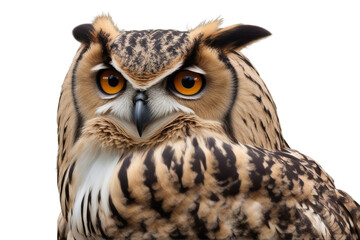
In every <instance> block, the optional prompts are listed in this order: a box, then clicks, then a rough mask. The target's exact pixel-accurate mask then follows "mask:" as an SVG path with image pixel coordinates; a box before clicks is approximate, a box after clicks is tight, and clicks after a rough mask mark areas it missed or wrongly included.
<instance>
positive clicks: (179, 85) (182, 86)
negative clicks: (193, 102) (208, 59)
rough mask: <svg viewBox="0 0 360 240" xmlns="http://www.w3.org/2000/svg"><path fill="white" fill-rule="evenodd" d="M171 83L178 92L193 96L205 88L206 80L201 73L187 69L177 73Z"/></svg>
mask: <svg viewBox="0 0 360 240" xmlns="http://www.w3.org/2000/svg"><path fill="white" fill-rule="evenodd" d="M171 85H172V87H173V88H174V90H176V91H177V92H178V93H180V94H182V95H185V96H193V95H195V94H197V93H199V92H200V91H201V90H202V89H203V88H204V86H205V81H204V80H203V77H202V75H200V74H199V73H196V72H191V71H187V70H185V71H181V72H178V73H176V75H175V76H174V78H173V79H172V83H171Z"/></svg>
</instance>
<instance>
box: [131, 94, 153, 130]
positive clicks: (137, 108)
mask: <svg viewBox="0 0 360 240" xmlns="http://www.w3.org/2000/svg"><path fill="white" fill-rule="evenodd" d="M147 99H148V97H147V95H146V93H145V92H141V91H138V92H137V93H136V95H135V97H134V100H133V102H134V108H133V120H134V123H135V125H136V128H137V130H138V132H139V135H140V137H141V135H142V133H143V130H144V128H145V127H146V125H147V124H148V123H149V121H150V120H151V113H150V108H149V107H148V105H147Z"/></svg>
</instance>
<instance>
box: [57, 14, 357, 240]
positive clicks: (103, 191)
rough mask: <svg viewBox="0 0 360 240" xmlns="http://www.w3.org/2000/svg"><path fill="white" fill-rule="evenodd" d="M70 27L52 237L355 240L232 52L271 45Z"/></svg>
mask: <svg viewBox="0 0 360 240" xmlns="http://www.w3.org/2000/svg"><path fill="white" fill-rule="evenodd" d="M221 23H222V20H221V19H215V20H213V21H208V22H203V23H201V24H200V25H199V26H197V27H196V28H194V29H192V30H188V31H178V30H162V29H151V30H136V31H127V30H120V29H119V28H118V27H117V26H116V25H115V23H114V22H113V20H112V18H111V17H110V16H109V15H100V16H98V17H96V18H95V20H94V21H93V22H92V23H89V24H82V25H79V26H77V27H75V28H74V30H73V36H74V38H75V39H76V40H77V41H79V43H80V47H79V49H78V51H77V52H76V54H75V57H74V60H73V62H72V64H71V66H70V68H69V71H68V73H67V75H66V77H65V80H64V83H63V85H62V89H61V94H60V99H59V105H58V114H57V123H58V155H57V185H58V191H59V198H60V206H61V213H60V215H59V218H58V231H57V239H69V240H70V239H77V240H79V239H359V238H360V207H359V205H358V203H357V202H356V201H355V200H353V199H352V198H351V196H350V195H348V194H347V193H345V192H344V191H341V190H339V189H337V188H336V187H335V184H334V181H333V179H332V178H331V177H330V176H329V175H328V174H327V173H326V172H325V171H324V170H323V168H322V167H321V166H320V165H319V164H318V163H317V162H316V161H315V160H313V159H312V158H310V157H308V156H307V155H304V154H303V153H301V152H299V151H296V150H295V149H292V148H290V147H289V145H288V143H287V142H286V141H285V139H284V137H283V134H282V131H281V126H280V121H279V118H278V115H277V110H276V105H275V103H274V101H273V98H272V96H271V94H270V92H269V90H268V88H267V87H266V85H265V83H264V81H263V80H262V79H261V77H260V75H259V73H258V72H257V70H256V69H255V67H254V66H253V65H252V64H251V62H250V60H249V59H247V58H246V57H245V56H244V55H243V54H242V53H241V50H242V49H243V48H244V47H247V46H249V45H250V44H252V43H254V42H256V41H258V40H261V39H263V38H266V37H268V36H270V35H271V33H270V32H269V31H267V30H266V29H264V28H261V27H258V26H254V25H246V24H236V25H232V26H229V27H225V28H221V27H220V25H221Z"/></svg>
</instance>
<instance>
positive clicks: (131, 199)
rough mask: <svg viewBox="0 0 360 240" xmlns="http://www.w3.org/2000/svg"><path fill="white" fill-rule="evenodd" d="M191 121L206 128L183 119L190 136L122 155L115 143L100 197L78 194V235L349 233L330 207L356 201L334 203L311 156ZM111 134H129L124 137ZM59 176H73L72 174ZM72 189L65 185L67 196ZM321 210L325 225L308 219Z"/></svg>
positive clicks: (100, 141)
mask: <svg viewBox="0 0 360 240" xmlns="http://www.w3.org/2000/svg"><path fill="white" fill-rule="evenodd" d="M182 118H183V119H185V118H186V117H185V116H182ZM190 118H191V119H192V121H194V122H196V118H193V117H190ZM97 122H98V123H97V124H100V123H101V124H102V125H103V126H104V127H105V126H108V129H113V130H114V128H116V131H112V132H118V129H119V128H121V127H119V126H114V124H113V123H109V120H108V119H101V118H99V119H97ZM198 125H202V126H203V127H202V128H192V126H194V124H187V123H186V122H185V121H184V122H183V126H187V127H188V128H189V130H188V131H189V133H190V135H189V136H183V135H182V134H181V135H182V136H183V137H174V139H169V140H167V141H165V142H159V143H157V144H156V147H153V148H151V149H150V150H141V149H139V150H138V151H132V152H128V153H126V154H121V153H120V152H121V150H120V149H119V152H118V153H117V154H118V158H119V159H118V160H117V161H118V163H117V165H116V167H115V168H114V172H113V177H112V178H111V181H110V182H109V189H110V194H109V196H108V197H107V199H103V197H99V196H101V195H96V194H95V195H94V196H95V197H96V198H95V199H94V198H92V200H91V201H89V200H88V197H85V196H83V197H80V198H81V199H87V200H88V201H85V202H84V203H83V204H82V206H81V207H82V209H84V210H83V211H82V212H81V216H80V217H81V219H82V220H81V221H79V222H83V221H85V222H84V227H82V224H80V225H79V226H78V228H75V229H76V232H73V235H74V236H75V237H76V239H83V238H84V236H88V237H87V238H86V239H98V238H104V236H102V235H101V232H102V231H103V233H104V234H105V235H106V236H107V238H108V239H122V238H133V239H139V238H145V239H147V238H156V239H167V238H176V237H180V238H189V239H208V238H216V239H227V238H236V237H240V236H241V237H245V238H253V239H271V238H280V239H289V238H295V239H299V238H302V239H314V238H334V239H341V237H340V236H343V235H344V234H347V235H348V236H351V234H354V233H355V230H354V223H353V222H352V221H350V222H343V221H339V219H338V217H337V216H347V215H348V211H355V212H356V211H357V210H356V206H351V205H350V207H349V206H347V207H343V208H339V205H338V204H339V203H338V201H339V200H338V199H339V198H338V196H343V195H344V194H343V193H342V192H339V191H337V190H336V189H335V187H334V184H333V181H332V179H331V178H329V177H328V176H327V175H326V173H325V172H324V171H323V170H322V169H321V167H320V166H319V165H318V164H317V163H316V162H314V161H313V160H312V159H310V158H308V157H307V156H304V155H303V154H301V153H299V152H297V151H294V150H291V149H286V150H284V151H282V152H280V151H267V150H263V149H260V148H257V147H252V146H246V145H242V144H233V143H231V142H230V141H229V140H226V139H224V137H223V136H222V135H220V134H219V133H218V134H216V133H214V131H213V129H207V128H206V126H204V125H203V124H202V123H198ZM214 126H216V124H214ZM104 127H103V128H104ZM89 128H94V131H95V132H99V130H98V127H97V125H96V124H92V123H89V126H86V129H88V131H89V132H91V130H90V129H89ZM195 129H196V131H194V130H195ZM209 130H210V131H211V133H212V134H211V137H209V134H208V132H209ZM178 131H181V130H178ZM95 135H96V137H95V136H94V135H92V137H91V136H90V135H83V137H82V139H80V141H79V143H78V145H82V143H84V142H86V145H87V146H91V148H93V146H106V145H107V142H108V141H109V139H104V136H101V134H97V133H95ZM179 135H180V134H179ZM94 137H95V138H94ZM109 138H113V137H109ZM118 140H119V141H124V142H128V140H125V138H122V137H120V138H119V139H118ZM110 141H111V140H110ZM124 144H126V143H124ZM127 144H129V143H127ZM121 146H122V147H121V149H126V148H123V146H124V145H121ZM129 146H131V145H129ZM82 148H83V150H79V148H77V147H75V149H76V150H77V151H76V152H77V153H76V154H75V156H74V157H73V160H72V161H76V159H77V156H78V155H80V154H81V152H82V151H85V150H88V148H87V147H86V146H85V145H84V144H83V146H82ZM100 148H101V147H100ZM105 150H106V148H101V150H100V151H105ZM70 167H71V165H70V166H69V168H70ZM76 168H77V165H75V171H76ZM68 172H69V171H68ZM85 174H86V173H85ZM66 181H68V179H67V180H65V184H74V185H76V181H77V180H76V178H75V179H73V180H72V181H73V182H71V183H66ZM74 181H75V182H74ZM125 183H126V184H125ZM315 193H316V194H315ZM76 194H77V193H76V192H72V188H71V187H70V199H71V198H73V197H74V195H76ZM99 198H100V201H101V202H103V203H105V204H104V205H102V207H99V208H97V209H95V211H92V210H93V209H92V208H91V205H92V204H94V203H95V202H100V201H99ZM348 200H349V197H348V196H346V195H344V196H343V197H342V199H340V201H342V202H343V205H344V204H346V202H347V201H348ZM350 200H351V198H350ZM102 208H105V209H102ZM310 211H311V212H312V214H311V215H310V214H309V212H310ZM69 212H73V210H70V211H69ZM184 213H186V214H184ZM87 215H89V216H98V215H99V218H100V219H103V221H100V225H99V224H98V225H97V222H96V220H95V219H96V218H95V217H93V218H92V219H93V220H89V217H87ZM273 216H277V217H273ZM72 218H73V216H72V215H70V216H69V219H70V222H73V223H74V222H76V221H77V219H72ZM320 219H321V222H322V224H323V228H324V229H321V228H320V227H317V225H316V224H315V223H316V222H317V221H319V220H320ZM87 225H88V226H92V227H86V226H87ZM347 226H348V227H347ZM350 226H352V227H351V228H349V227H350ZM101 228H102V230H101ZM105 229H107V230H105ZM351 229H352V231H353V232H351ZM73 230H74V229H73ZM90 236H91V237H90ZM353 236H354V237H355V235H353Z"/></svg>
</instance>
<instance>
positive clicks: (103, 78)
mask: <svg viewBox="0 0 360 240" xmlns="http://www.w3.org/2000/svg"><path fill="white" fill-rule="evenodd" d="M125 83H126V81H125V79H124V77H123V76H122V75H121V74H120V73H119V72H118V71H116V70H115V69H103V70H101V71H100V72H99V73H98V74H97V84H98V87H99V89H100V90H101V91H102V92H103V93H105V94H106V95H114V94H117V93H119V92H121V91H122V90H123V89H125Z"/></svg>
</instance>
